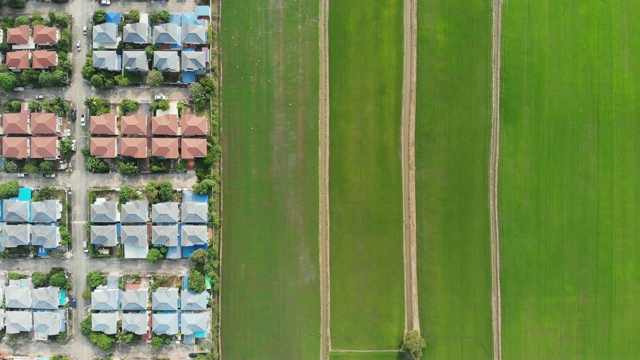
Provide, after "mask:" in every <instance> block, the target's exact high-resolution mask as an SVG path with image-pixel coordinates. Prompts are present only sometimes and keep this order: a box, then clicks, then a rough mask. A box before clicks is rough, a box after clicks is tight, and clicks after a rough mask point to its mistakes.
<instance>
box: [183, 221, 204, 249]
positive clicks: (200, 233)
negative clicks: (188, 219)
mask: <svg viewBox="0 0 640 360" xmlns="http://www.w3.org/2000/svg"><path fill="white" fill-rule="evenodd" d="M208 236H209V234H208V233H207V226H206V225H182V227H181V229H180V243H181V245H182V246H193V245H203V244H206V243H207V242H208Z"/></svg>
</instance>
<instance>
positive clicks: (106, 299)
mask: <svg viewBox="0 0 640 360" xmlns="http://www.w3.org/2000/svg"><path fill="white" fill-rule="evenodd" d="M119 292H120V290H119V289H96V290H94V291H93V292H92V293H91V310H102V311H110V310H118V294H119Z"/></svg>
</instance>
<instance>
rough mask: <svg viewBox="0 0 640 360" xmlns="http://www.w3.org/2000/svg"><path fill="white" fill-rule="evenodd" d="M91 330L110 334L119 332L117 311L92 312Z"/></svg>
mask: <svg viewBox="0 0 640 360" xmlns="http://www.w3.org/2000/svg"><path fill="white" fill-rule="evenodd" d="M91 331H99V332H103V333H105V334H108V335H113V334H115V333H116V332H118V315H117V313H115V312H106V313H94V314H91Z"/></svg>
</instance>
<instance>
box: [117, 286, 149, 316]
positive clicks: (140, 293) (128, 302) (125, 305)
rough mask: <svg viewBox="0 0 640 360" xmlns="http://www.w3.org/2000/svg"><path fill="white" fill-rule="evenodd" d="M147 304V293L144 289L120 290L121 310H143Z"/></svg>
mask: <svg viewBox="0 0 640 360" xmlns="http://www.w3.org/2000/svg"><path fill="white" fill-rule="evenodd" d="M148 306H149V294H148V293H147V290H146V289H138V290H127V291H124V292H122V310H127V311H143V310H147V307H148Z"/></svg>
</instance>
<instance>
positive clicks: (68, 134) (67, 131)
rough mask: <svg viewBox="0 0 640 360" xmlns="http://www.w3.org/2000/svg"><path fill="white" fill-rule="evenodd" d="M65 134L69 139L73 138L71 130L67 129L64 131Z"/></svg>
mask: <svg viewBox="0 0 640 360" xmlns="http://www.w3.org/2000/svg"><path fill="white" fill-rule="evenodd" d="M64 134H65V135H66V136H67V137H69V136H71V129H69V128H66V129H65V131H64Z"/></svg>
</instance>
